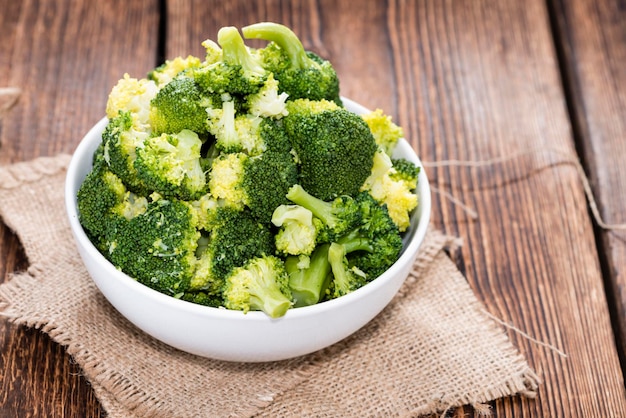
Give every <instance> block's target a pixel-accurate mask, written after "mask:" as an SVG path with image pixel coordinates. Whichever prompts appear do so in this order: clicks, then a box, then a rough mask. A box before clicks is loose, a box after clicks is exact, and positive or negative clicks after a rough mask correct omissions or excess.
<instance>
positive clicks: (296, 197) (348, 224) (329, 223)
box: [287, 184, 362, 243]
mask: <svg viewBox="0 0 626 418" xmlns="http://www.w3.org/2000/svg"><path fill="white" fill-rule="evenodd" d="M287 199H289V200H290V201H291V202H293V203H295V204H296V205H299V206H302V207H303V208H305V209H308V210H309V211H311V212H312V213H313V216H314V217H315V218H316V219H317V220H318V222H317V223H316V225H315V226H316V228H317V234H318V238H317V240H318V243H324V242H330V241H334V240H335V239H336V238H337V237H339V236H341V235H343V234H344V233H346V232H347V231H350V230H351V229H353V228H354V227H355V226H356V225H358V224H359V223H360V222H361V221H362V219H361V216H362V213H361V208H360V206H359V203H358V202H357V201H356V200H355V199H354V198H352V197H351V196H348V195H342V196H339V197H336V198H335V199H333V200H331V201H324V200H322V199H318V198H317V197H315V196H313V195H312V194H310V193H308V192H307V191H306V190H305V189H304V188H303V187H302V186H301V185H299V184H295V185H293V186H292V187H290V188H289V191H288V192H287Z"/></svg>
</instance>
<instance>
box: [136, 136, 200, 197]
mask: <svg viewBox="0 0 626 418" xmlns="http://www.w3.org/2000/svg"><path fill="white" fill-rule="evenodd" d="M201 146H202V142H201V141H200V138H198V135H197V134H196V133H195V132H193V131H190V130H186V129H183V130H182V131H180V132H179V133H177V134H161V135H159V136H153V137H150V138H148V139H146V140H145V141H144V144H143V147H141V148H138V149H137V158H136V160H135V170H136V172H137V176H138V178H139V179H140V180H141V181H142V182H143V184H144V185H145V186H146V187H147V188H148V189H149V190H152V191H156V192H158V193H160V194H161V195H163V196H165V197H178V198H180V199H183V200H192V199H194V198H198V197H200V195H202V194H204V193H205V186H206V176H205V174H204V171H203V170H202V166H201V164H200V147H201Z"/></svg>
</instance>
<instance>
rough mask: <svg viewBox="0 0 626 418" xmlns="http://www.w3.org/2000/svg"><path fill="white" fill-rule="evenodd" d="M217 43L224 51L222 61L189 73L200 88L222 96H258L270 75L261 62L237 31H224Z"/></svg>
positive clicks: (220, 31) (225, 29) (222, 30)
mask: <svg viewBox="0 0 626 418" xmlns="http://www.w3.org/2000/svg"><path fill="white" fill-rule="evenodd" d="M217 42H218V43H219V45H220V46H221V47H222V59H221V60H219V61H217V62H214V63H213V64H210V65H205V66H202V67H201V68H198V69H197V70H193V71H192V72H191V73H190V75H191V76H192V77H193V78H194V79H195V80H196V82H197V83H198V84H199V85H200V88H201V89H203V90H204V91H205V92H207V93H217V94H220V95H222V94H228V95H248V94H254V93H257V92H258V91H259V89H260V88H261V87H262V86H263V83H264V82H265V79H266V77H267V72H266V71H265V69H264V68H263V67H262V66H261V63H260V59H259V58H258V57H257V56H256V55H255V54H253V51H251V50H250V49H249V48H248V47H247V46H246V45H245V44H244V42H243V39H242V38H241V35H239V31H238V30H237V28H234V27H232V26H228V27H223V28H221V29H220V30H219V32H218V34H217Z"/></svg>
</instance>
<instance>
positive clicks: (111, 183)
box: [77, 162, 148, 250]
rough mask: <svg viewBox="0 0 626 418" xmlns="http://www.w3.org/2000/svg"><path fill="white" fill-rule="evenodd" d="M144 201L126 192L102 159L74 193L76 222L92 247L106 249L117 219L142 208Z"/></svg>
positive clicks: (128, 217) (144, 205) (123, 218)
mask: <svg viewBox="0 0 626 418" xmlns="http://www.w3.org/2000/svg"><path fill="white" fill-rule="evenodd" d="M147 204H148V203H147V200H146V198H145V197H141V196H137V195H135V194H134V193H131V192H129V191H128V190H127V189H126V187H125V186H124V184H123V183H122V181H121V180H120V178H119V177H117V176H116V175H115V174H113V173H112V172H111V171H109V170H108V168H107V166H106V164H104V163H103V162H99V163H98V162H96V163H95V164H94V167H93V169H92V170H91V171H90V172H89V173H88V174H87V176H86V177H85V180H84V181H83V183H82V184H81V186H80V188H79V190H78V193H77V206H78V214H79V221H80V223H81V225H82V226H83V228H84V229H85V231H86V232H87V234H88V235H89V237H90V238H91V239H92V241H93V242H94V244H95V245H96V247H98V248H99V249H100V250H105V249H107V248H108V241H109V240H110V236H111V235H112V234H114V233H115V226H116V225H117V223H118V221H126V220H130V219H132V218H134V217H135V216H137V215H140V214H142V213H143V212H145V211H146V208H147Z"/></svg>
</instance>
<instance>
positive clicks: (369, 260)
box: [336, 192, 402, 281]
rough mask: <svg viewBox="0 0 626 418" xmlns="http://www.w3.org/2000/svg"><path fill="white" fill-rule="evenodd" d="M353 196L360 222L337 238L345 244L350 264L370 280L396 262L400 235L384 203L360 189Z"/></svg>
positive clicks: (400, 246) (399, 250)
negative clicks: (358, 207) (358, 210)
mask: <svg viewBox="0 0 626 418" xmlns="http://www.w3.org/2000/svg"><path fill="white" fill-rule="evenodd" d="M355 200H356V201H357V202H358V204H359V206H360V208H361V223H360V224H359V226H358V227H357V228H354V229H353V230H352V231H350V232H349V233H347V234H344V235H343V236H342V237H340V238H339V239H337V241H336V242H337V243H338V244H340V245H342V246H343V247H344V248H345V250H346V252H347V253H348V256H347V257H348V260H349V262H350V265H352V266H356V267H357V268H358V270H359V271H361V272H363V273H365V278H366V279H367V281H371V280H373V279H375V278H376V277H378V276H380V275H381V274H382V273H384V272H385V271H386V270H387V269H388V268H389V267H391V265H392V264H393V263H395V262H396V260H397V259H398V257H399V256H400V252H401V251H402V235H401V234H400V231H399V229H398V227H397V225H396V224H395V223H394V221H393V219H392V218H391V216H390V214H389V212H388V210H387V206H386V205H384V204H380V203H379V202H377V201H376V200H375V199H374V198H373V197H372V196H371V195H370V194H369V193H367V192H362V193H359V194H358V195H357V196H356V198H355Z"/></svg>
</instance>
